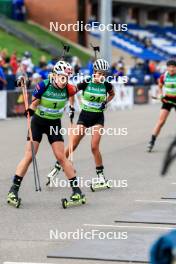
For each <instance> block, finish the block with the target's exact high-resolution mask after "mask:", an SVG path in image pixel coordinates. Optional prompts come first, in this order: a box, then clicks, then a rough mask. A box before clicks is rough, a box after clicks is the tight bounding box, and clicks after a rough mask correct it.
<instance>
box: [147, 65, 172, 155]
mask: <svg viewBox="0 0 176 264" xmlns="http://www.w3.org/2000/svg"><path fill="white" fill-rule="evenodd" d="M159 96H160V100H161V102H162V106H161V110H160V115H159V119H158V121H157V123H156V126H155V127H154V129H153V132H152V136H151V139H150V141H149V143H148V146H147V151H148V152H151V151H152V150H153V147H154V145H155V142H156V139H157V137H158V135H159V133H160V131H161V129H162V127H163V125H164V124H165V122H166V120H167V118H168V116H169V113H170V111H171V109H172V108H174V109H175V110H176V61H175V60H169V61H168V62H167V71H166V72H165V73H164V74H163V75H161V77H160V79H159Z"/></svg>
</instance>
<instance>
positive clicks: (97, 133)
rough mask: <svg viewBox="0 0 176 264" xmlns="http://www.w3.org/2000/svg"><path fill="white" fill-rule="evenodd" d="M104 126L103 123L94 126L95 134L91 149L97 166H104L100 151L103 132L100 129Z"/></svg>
mask: <svg viewBox="0 0 176 264" xmlns="http://www.w3.org/2000/svg"><path fill="white" fill-rule="evenodd" d="M101 128H103V126H102V125H96V126H94V127H93V128H92V131H93V134H92V140H91V150H92V154H93V156H94V160H95V164H96V167H99V166H102V164H103V161H102V155H101V153H100V147H99V145H100V140H101V134H100V131H99V130H100V129H101Z"/></svg>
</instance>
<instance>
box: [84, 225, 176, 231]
mask: <svg viewBox="0 0 176 264" xmlns="http://www.w3.org/2000/svg"><path fill="white" fill-rule="evenodd" d="M146 225H147V224H145V226H144V225H140V226H136V225H97V224H84V226H89V227H113V228H136V229H159V230H174V229H175V227H162V226H146ZM173 225H174V224H173Z"/></svg>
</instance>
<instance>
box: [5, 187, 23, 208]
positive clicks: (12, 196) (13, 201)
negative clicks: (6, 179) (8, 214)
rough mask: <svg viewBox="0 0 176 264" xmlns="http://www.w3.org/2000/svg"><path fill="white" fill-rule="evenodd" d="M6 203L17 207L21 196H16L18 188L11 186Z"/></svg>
mask: <svg viewBox="0 0 176 264" xmlns="http://www.w3.org/2000/svg"><path fill="white" fill-rule="evenodd" d="M7 203H8V204H10V205H12V206H15V207H16V208H19V207H20V205H21V198H18V188H15V187H14V186H12V188H11V190H10V191H9V193H8V196H7Z"/></svg>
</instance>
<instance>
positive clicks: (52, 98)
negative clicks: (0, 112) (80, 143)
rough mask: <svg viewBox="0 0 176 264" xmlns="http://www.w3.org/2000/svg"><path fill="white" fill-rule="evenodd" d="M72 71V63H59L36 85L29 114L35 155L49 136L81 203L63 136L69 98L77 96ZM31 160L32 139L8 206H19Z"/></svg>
mask: <svg viewBox="0 0 176 264" xmlns="http://www.w3.org/2000/svg"><path fill="white" fill-rule="evenodd" d="M71 71H72V68H71V66H70V64H69V63H67V62H65V61H58V62H57V63H56V65H55V66H54V69H53V73H52V74H51V78H50V79H47V80H45V81H41V82H40V83H38V85H37V86H36V89H35V90H34V92H33V99H32V103H31V105H30V107H29V109H28V110H27V112H29V114H30V116H32V120H31V130H32V136H33V141H34V149H35V153H37V151H38V148H39V145H40V142H41V140H42V135H43V134H44V133H45V134H46V135H47V137H48V141H49V143H50V144H51V147H52V150H53V153H54V155H55V157H56V159H57V161H58V162H59V164H60V165H61V166H62V168H63V170H64V172H65V174H66V176H67V178H68V179H69V181H70V185H71V187H72V190H73V194H72V196H71V199H73V200H79V199H80V198H81V197H82V193H81V190H80V188H79V187H78V184H77V178H76V176H75V171H74V168H73V166H72V164H71V163H70V161H69V160H68V159H67V158H66V156H65V154H64V142H63V138H62V135H61V133H60V128H61V118H62V115H63V112H64V108H65V105H66V103H67V101H68V98H69V97H70V96H73V95H74V94H75V93H76V88H75V87H74V86H72V85H70V84H68V77H69V75H70V73H71ZM51 126H52V128H53V130H52V131H58V133H54V132H53V133H51V131H50V128H51ZM31 161H32V153H31V144H30V142H29V138H28V142H27V144H26V150H25V155H24V157H23V159H22V160H21V161H20V163H19V164H18V166H17V169H16V173H15V176H14V180H13V185H12V187H11V188H10V191H9V193H8V198H7V201H8V203H10V204H13V205H15V206H16V205H17V204H18V202H19V198H18V191H19V188H20V185H21V182H22V180H23V177H24V176H25V174H26V172H27V170H28V167H29V165H30V163H31Z"/></svg>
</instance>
